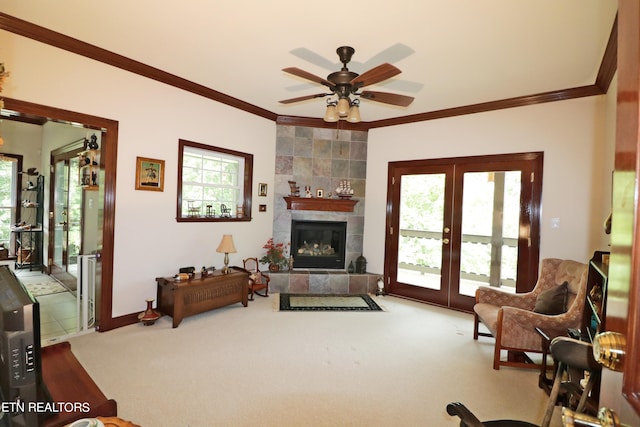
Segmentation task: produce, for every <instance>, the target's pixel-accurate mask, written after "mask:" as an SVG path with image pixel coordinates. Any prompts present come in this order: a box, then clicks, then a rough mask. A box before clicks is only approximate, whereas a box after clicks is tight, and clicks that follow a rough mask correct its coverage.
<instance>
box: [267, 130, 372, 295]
mask: <svg viewBox="0 0 640 427" xmlns="http://www.w3.org/2000/svg"><path fill="white" fill-rule="evenodd" d="M366 170H367V132H363V131H349V130H336V129H317V128H309V127H300V126H278V127H277V141H276V171H275V193H274V198H275V200H274V223H273V238H274V240H275V241H276V242H285V243H291V241H292V240H291V239H292V236H291V224H292V221H321V222H329V221H331V222H342V223H346V238H345V246H344V264H342V265H341V266H340V268H326V267H325V268H314V267H305V268H298V267H297V266H296V264H295V263H294V270H293V271H291V272H282V273H277V274H272V275H271V286H270V287H271V291H272V292H312V293H328V292H332V293H338V292H343V293H359V292H367V291H369V292H370V291H375V289H376V280H377V277H378V276H374V275H368V274H347V272H346V268H347V266H348V265H349V263H350V262H353V263H354V264H355V262H356V258H357V257H359V256H360V255H362V253H363V248H362V235H363V230H364V204H365V197H364V196H365V178H366ZM343 180H348V181H350V182H351V186H352V188H353V189H354V196H353V198H354V200H357V201H358V202H357V203H356V205H355V207H354V210H353V212H333V211H316V210H295V209H294V210H289V209H287V204H286V202H285V200H284V197H286V196H289V195H290V186H289V181H295V182H296V183H297V185H298V186H299V187H300V189H301V193H302V196H304V188H305V186H310V187H311V194H312V195H313V196H315V195H316V191H317V190H318V189H322V190H323V192H324V197H325V198H327V197H329V195H330V194H331V195H333V194H335V189H336V188H337V187H338V186H339V184H340V181H343ZM294 255H295V254H294Z"/></svg>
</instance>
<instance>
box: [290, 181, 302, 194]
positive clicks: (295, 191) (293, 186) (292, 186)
mask: <svg viewBox="0 0 640 427" xmlns="http://www.w3.org/2000/svg"><path fill="white" fill-rule="evenodd" d="M288 182H289V193H290V194H289V195H290V196H292V197H300V186H298V185H296V182H295V181H288Z"/></svg>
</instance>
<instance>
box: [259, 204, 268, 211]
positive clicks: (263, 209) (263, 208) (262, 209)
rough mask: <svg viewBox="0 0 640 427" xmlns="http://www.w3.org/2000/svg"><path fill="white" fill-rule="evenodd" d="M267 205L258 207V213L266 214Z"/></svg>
mask: <svg viewBox="0 0 640 427" xmlns="http://www.w3.org/2000/svg"><path fill="white" fill-rule="evenodd" d="M266 211H267V205H258V212H266Z"/></svg>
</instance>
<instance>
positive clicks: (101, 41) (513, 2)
mask: <svg viewBox="0 0 640 427" xmlns="http://www.w3.org/2000/svg"><path fill="white" fill-rule="evenodd" d="M324 4H325V5H327V6H323V4H322V3H319V2H316V1H314V2H311V1H308V0H271V1H264V0H262V1H259V0H255V1H250V0H232V1H211V0H183V1H172V2H168V1H163V0H134V1H131V0H110V1H87V0H56V1H51V0H29V1H10V0H0V10H1V11H2V12H4V13H6V14H8V15H12V16H15V17H18V18H21V19H24V20H26V21H29V22H32V23H34V24H37V25H41V26H44V27H47V28H49V29H52V30H54V31H58V32H61V33H63V34H66V35H68V36H71V37H74V38H77V39H80V40H82V41H85V42H87V43H91V44H94V45H96V46H99V47H101V48H104V49H107V50H110V51H112V52H115V53H118V54H120V55H123V56H125V57H128V58H130V59H134V60H137V61H140V62H143V63H146V64H148V65H151V66H153V67H156V68H159V69H161V70H163V71H166V72H169V73H172V74H175V75H177V76H179V77H182V78H185V79H187V80H191V81H193V82H196V83H199V84H202V85H204V86H207V87H209V88H211V89H215V90H217V91H219V92H222V93H224V94H226V95H229V96H232V97H234V98H238V99H240V100H242V101H245V102H248V103H250V104H254V105H256V106H258V107H260V108H264V109H266V110H269V111H272V112H274V113H276V114H278V115H285V116H301V117H316V118H319V117H322V115H323V114H324V110H325V108H324V103H325V100H324V98H320V99H315V100H310V101H305V102H301V103H297V104H290V105H283V104H280V103H278V101H279V100H281V99H287V98H293V97H298V96H304V95H311V94H315V93H323V92H325V90H324V89H325V88H324V87H323V86H320V85H317V84H313V83H309V82H307V81H304V80H302V79H300V78H297V77H294V76H292V75H290V74H287V73H285V72H283V71H282V68H285V67H298V68H302V69H304V70H305V71H308V72H310V73H313V74H315V75H318V76H321V77H323V78H326V76H327V75H328V74H329V73H331V72H333V71H337V70H339V68H340V64H339V62H338V56H337V55H336V53H335V50H336V48H337V47H339V46H343V45H349V46H352V47H354V48H355V50H356V52H355V55H354V56H353V59H352V62H351V63H350V64H349V69H350V70H352V71H355V72H357V73H362V72H364V71H366V70H368V69H369V68H372V67H374V66H376V65H379V64H381V63H383V62H391V63H393V64H394V65H395V66H397V67H398V68H400V69H401V70H402V74H400V75H398V76H396V77H394V78H392V79H390V80H388V81H386V82H383V83H381V84H378V85H376V86H369V87H367V89H370V90H379V91H385V92H396V93H400V94H403V95H409V96H413V97H415V101H414V102H413V104H412V105H411V106H409V107H407V108H401V107H392V106H387V105H385V104H379V103H375V102H372V101H367V100H363V102H362V104H361V108H360V110H361V114H362V120H363V121H375V120H381V119H388V118H393V117H399V116H406V115H412V114H419V113H426V112H430V111H435V110H440V109H445V108H452V107H459V106H464V105H471V104H475V103H480V102H488V101H496V100H500V99H505V98H512V97H518V96H525V95H532V94H537V93H542V92H547V91H553V90H561V89H567V88H573V87H579V86H586V85H592V84H593V83H594V82H595V78H596V75H597V73H598V69H599V66H600V63H601V61H602V56H603V54H604V51H605V47H606V44H607V41H608V38H609V34H610V32H611V27H612V24H613V21H614V18H615V13H616V7H617V2H615V1H613V0H562V1H559V0H483V1H478V0H396V1H393V2H389V1H384V2H383V1H380V0H366V1H365V0H351V1H350V2H348V3H344V4H341V3H338V2H333V3H331V2H330V3H324ZM0 60H1V58H0ZM5 62H7V61H6V60H5ZM7 65H8V66H9V68H10V63H8V64H7Z"/></svg>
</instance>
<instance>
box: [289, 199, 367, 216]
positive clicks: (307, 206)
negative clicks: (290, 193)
mask: <svg viewBox="0 0 640 427" xmlns="http://www.w3.org/2000/svg"><path fill="white" fill-rule="evenodd" d="M284 201H285V202H287V209H292V210H298V211H330V212H353V208H354V206H355V205H356V203H358V201H357V200H353V199H318V198H313V197H310V198H307V197H284Z"/></svg>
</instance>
